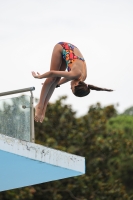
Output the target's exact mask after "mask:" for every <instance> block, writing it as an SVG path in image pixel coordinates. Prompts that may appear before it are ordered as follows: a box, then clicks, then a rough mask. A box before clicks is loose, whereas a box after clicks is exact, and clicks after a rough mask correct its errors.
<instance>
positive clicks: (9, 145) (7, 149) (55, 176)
mask: <svg viewBox="0 0 133 200" xmlns="http://www.w3.org/2000/svg"><path fill="white" fill-rule="evenodd" d="M84 173H85V158H84V157H80V156H76V155H73V154H70V153H66V152H63V151H59V150H55V149H52V148H48V147H45V146H42V145H39V144H35V143H31V142H26V141H22V140H19V139H16V138H12V137H9V136H6V135H3V134H0V191H5V190H11V189H15V188H20V187H25V186H30V185H35V184H39V183H44V182H49V181H55V180H59V179H64V178H68V177H74V176H79V175H82V174H84Z"/></svg>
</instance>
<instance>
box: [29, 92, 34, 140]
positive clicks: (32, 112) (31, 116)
mask: <svg viewBox="0 0 133 200" xmlns="http://www.w3.org/2000/svg"><path fill="white" fill-rule="evenodd" d="M30 92H31V97H30V141H31V142H35V131H34V97H33V93H32V91H30Z"/></svg>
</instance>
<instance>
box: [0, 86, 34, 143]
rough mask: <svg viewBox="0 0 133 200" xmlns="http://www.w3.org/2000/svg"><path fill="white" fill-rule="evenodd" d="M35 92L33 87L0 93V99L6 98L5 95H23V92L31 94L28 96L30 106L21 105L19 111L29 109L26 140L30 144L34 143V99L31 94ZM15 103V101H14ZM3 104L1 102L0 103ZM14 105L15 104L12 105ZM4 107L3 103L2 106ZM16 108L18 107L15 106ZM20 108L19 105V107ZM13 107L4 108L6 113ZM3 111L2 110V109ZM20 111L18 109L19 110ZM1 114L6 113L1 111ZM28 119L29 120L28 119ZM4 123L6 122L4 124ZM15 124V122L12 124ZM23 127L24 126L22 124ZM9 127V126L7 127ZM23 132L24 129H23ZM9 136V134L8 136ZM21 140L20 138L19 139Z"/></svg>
mask: <svg viewBox="0 0 133 200" xmlns="http://www.w3.org/2000/svg"><path fill="white" fill-rule="evenodd" d="M33 90H35V87H30V88H24V89H18V90H13V91H8V92H2V93H0V97H1V96H7V95H12V94H18V93H23V92H30V93H31V96H30V102H29V103H30V106H26V105H22V106H21V109H22V108H23V109H26V108H30V113H29V115H30V136H29V138H30V139H28V140H30V142H34V141H35V133H34V97H33V93H32V91H33ZM14 102H15V101H14ZM2 103H3V102H2ZM14 104H15V103H14ZM2 105H4V106H5V102H4V103H3V104H2ZM17 106H18V105H17ZM19 106H20V105H19ZM11 107H13V106H7V107H6V111H7V112H8V111H9V110H11V109H9V108H11ZM3 110H4V109H3ZM19 110H20V108H19ZM1 113H2V114H3V113H4V114H5V113H6V112H5V111H1ZM7 115H8V116H9V113H7ZM10 116H11V112H10ZM28 119H29V118H28ZM2 120H3V121H4V119H3V118H2ZM8 120H9V121H10V119H8ZM13 120H14V119H13ZM21 121H22V122H23V119H21ZM5 123H6V122H5ZM10 123H12V124H13V122H12V121H11V122H10ZM14 123H15V122H14ZM16 123H17V122H16ZM23 125H24V126H25V124H23ZM1 126H2V123H1ZM9 126H10V125H9ZM18 128H19V127H18ZM23 130H24V127H23ZM2 134H4V133H2ZM8 135H9V134H8ZM20 138H21V137H20Z"/></svg>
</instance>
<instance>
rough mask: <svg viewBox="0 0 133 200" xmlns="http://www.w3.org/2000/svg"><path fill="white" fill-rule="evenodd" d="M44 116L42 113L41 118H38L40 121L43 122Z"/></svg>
mask: <svg viewBox="0 0 133 200" xmlns="http://www.w3.org/2000/svg"><path fill="white" fill-rule="evenodd" d="M44 118H45V115H42V116H41V118H40V122H41V123H42V122H43V120H44Z"/></svg>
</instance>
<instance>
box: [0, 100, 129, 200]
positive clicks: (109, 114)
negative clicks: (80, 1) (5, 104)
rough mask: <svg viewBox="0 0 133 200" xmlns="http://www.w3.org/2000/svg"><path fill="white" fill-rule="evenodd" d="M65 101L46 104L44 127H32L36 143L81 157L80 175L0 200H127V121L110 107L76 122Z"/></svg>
mask: <svg viewBox="0 0 133 200" xmlns="http://www.w3.org/2000/svg"><path fill="white" fill-rule="evenodd" d="M65 99H66V97H61V98H60V99H58V100H57V101H56V102H55V103H54V104H49V106H48V109H47V113H46V118H45V120H44V122H43V123H42V124H41V123H35V132H36V143H39V144H42V145H45V146H48V147H51V148H56V149H59V150H62V151H67V152H70V153H74V154H77V155H81V156H84V157H85V158H86V174H85V175H83V176H78V177H74V178H68V179H64V180H59V181H53V182H48V183H43V184H39V185H36V186H32V187H26V188H22V189H16V190H11V191H7V192H2V193H0V200H9V199H10V200H23V199H26V200H27V199H29V200H30V199H31V200H36V199H37V200H44V199H45V200H129V199H133V192H132V184H133V178H132V174H133V167H132V166H133V142H132V141H133V140H132V137H133V134H132V128H131V126H132V125H131V124H132V119H131V118H129V117H131V116H127V117H126V116H124V117H123V116H117V111H116V110H115V108H114V106H113V105H110V106H107V107H101V105H100V103H97V104H96V105H92V106H90V108H89V110H88V112H87V114H86V115H85V116H82V117H80V118H76V117H75V114H76V113H75V112H73V110H72V108H71V106H70V105H65V104H64V103H63V101H65ZM127 133H128V134H127Z"/></svg>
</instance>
